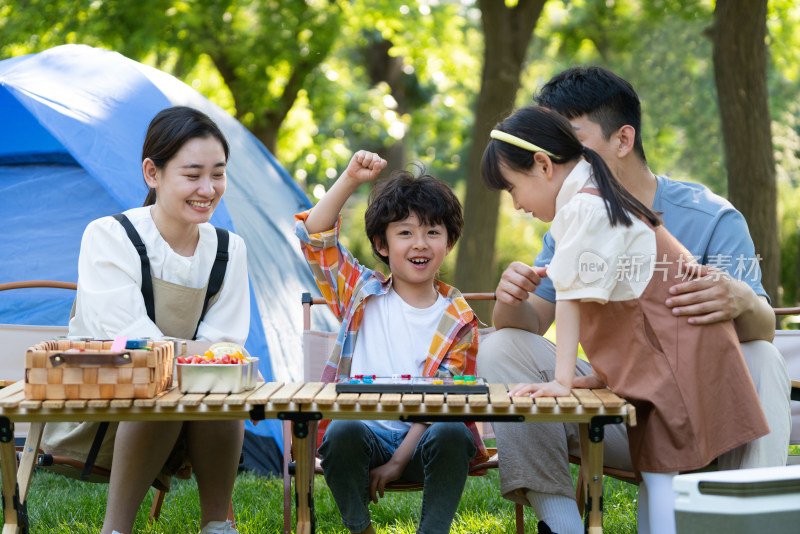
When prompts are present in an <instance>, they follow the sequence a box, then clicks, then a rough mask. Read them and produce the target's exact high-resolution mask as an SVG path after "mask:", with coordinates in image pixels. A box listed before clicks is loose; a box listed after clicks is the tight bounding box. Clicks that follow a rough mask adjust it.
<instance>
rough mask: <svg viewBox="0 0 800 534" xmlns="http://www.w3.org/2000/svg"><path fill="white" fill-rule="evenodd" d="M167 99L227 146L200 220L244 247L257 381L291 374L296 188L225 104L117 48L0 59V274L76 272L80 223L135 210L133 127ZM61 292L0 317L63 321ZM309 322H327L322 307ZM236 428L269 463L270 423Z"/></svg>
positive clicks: (4, 298) (38, 296) (138, 137)
mask: <svg viewBox="0 0 800 534" xmlns="http://www.w3.org/2000/svg"><path fill="white" fill-rule="evenodd" d="M172 105H187V106H192V107H195V108H197V109H200V110H202V111H203V112H205V113H207V114H208V115H209V116H210V117H211V118H212V119H213V120H214V121H215V122H216V123H217V124H218V125H219V126H220V128H221V129H222V131H223V132H224V134H225V136H226V138H227V139H228V142H229V143H230V145H231V158H230V162H229V164H228V167H227V172H228V189H227V192H226V194H225V197H224V199H223V202H222V203H221V204H220V205H219V208H218V209H217V210H216V212H215V214H214V217H213V218H212V220H211V222H212V223H213V224H215V225H217V226H221V227H224V228H227V229H230V230H233V231H235V232H236V233H238V234H239V235H241V236H242V237H243V238H244V240H245V242H246V244H247V249H248V268H249V273H250V282H251V317H252V320H251V325H250V333H249V337H248V340H247V345H246V346H247V350H248V351H249V352H250V353H251V354H254V355H259V356H261V360H260V370H261V373H262V375H263V376H264V377H265V378H266V379H267V380H271V379H276V380H284V381H285V380H293V379H294V380H299V379H300V378H301V377H302V347H301V329H302V322H301V321H302V319H301V307H300V295H301V293H302V292H303V291H308V290H310V289H313V288H314V287H315V285H314V282H313V278H312V277H311V274H310V272H309V270H308V267H307V266H306V265H305V261H304V259H303V257H302V255H301V254H300V252H299V249H298V246H297V243H296V238H295V237H294V232H293V220H292V215H293V213H295V212H297V211H300V210H303V209H306V208H307V207H309V201H308V199H307V197H306V196H305V195H304V194H303V192H302V191H301V190H300V189H299V188H298V187H297V186H296V185H295V184H294V183H293V182H292V180H291V178H290V177H289V176H288V174H287V173H286V171H285V170H284V169H283V168H282V167H281V166H280V164H278V163H277V161H276V160H275V159H274V158H273V156H272V155H271V154H270V153H269V152H268V151H267V149H266V148H265V147H264V146H263V145H262V144H261V143H260V142H259V141H258V140H257V139H256V138H255V137H254V136H253V135H252V134H251V133H250V132H249V131H248V130H247V129H246V128H244V127H243V126H242V125H241V124H240V123H239V122H238V121H236V120H235V119H234V118H233V117H231V116H230V115H229V114H228V113H226V112H225V111H224V110H222V109H221V108H219V107H218V106H216V105H214V104H213V103H211V102H210V101H209V100H207V99H206V98H205V97H203V96H202V95H201V94H200V93H198V92H197V91H195V90H194V89H192V88H191V87H189V86H188V85H186V84H184V83H183V82H181V81H179V80H177V79H176V78H174V77H172V76H170V75H168V74H165V73H163V72H161V71H159V70H157V69H154V68H151V67H148V66H146V65H142V64H140V63H137V62H135V61H132V60H130V59H128V58H125V57H123V56H121V55H120V54H117V53H115V52H109V51H106V50H101V49H95V48H91V47H88V46H83V45H65V46H59V47H55V48H52V49H50V50H47V51H45V52H41V53H38V54H30V55H26V56H20V57H15V58H11V59H7V60H4V61H0V117H2V124H3V128H0V213H2V220H3V223H2V228H3V231H2V237H0V240H1V241H0V242H2V251H3V255H4V258H3V261H2V262H0V281H3V282H12V281H17V280H36V279H46V280H64V281H76V280H77V275H78V273H77V269H78V262H77V255H78V251H79V246H80V239H81V235H82V233H83V230H84V228H85V227H86V225H87V224H88V223H89V221H91V220H93V219H95V218H97V217H101V216H104V215H109V214H112V213H117V212H120V211H123V210H126V209H129V208H133V207H136V206H141V205H142V202H143V201H144V197H145V194H146V187H145V185H144V182H143V180H142V174H141V161H140V154H141V146H142V142H143V140H144V134H145V130H146V128H147V124H148V123H149V122H150V119H151V118H152V117H153V116H154V115H155V114H156V113H157V112H158V111H159V110H161V109H163V108H165V107H169V106H172ZM59 293H62V292H61V291H54V290H25V291H19V290H18V291H7V292H3V293H0V323H10V324H66V322H67V318H68V316H69V310H70V306H71V304H72V298H73V295H74V293H73V292H63V293H64V294H63V295H59ZM67 293H68V294H67ZM315 321H317V322H320V323H324V324H315V327H331V326H333V320H332V318H331V317H330V316H327V317H316V318H315ZM247 425H248V426H247V430H248V432H247V439H246V448H245V454H246V457H247V456H248V452H250V453H252V454H249V456H252V457H255V458H251V459H253V460H255V461H256V462H257V463H260V464H261V467H262V468H267V469H269V468H277V467H278V466H279V465H280V464H279V463H278V462H279V456H278V455H279V450H280V447H281V446H282V442H281V440H280V432H281V427H280V425H279V424H278V422H277V421H271V422H266V421H265V422H264V423H263V424H260V425H258V426H255V427H254V426H253V425H251V424H250V423H249V422H248V424H247ZM248 448H249V449H250V451H248ZM260 460H264V461H260ZM251 466H252V463H251ZM254 467H258V466H254Z"/></svg>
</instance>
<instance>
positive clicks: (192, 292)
mask: <svg viewBox="0 0 800 534" xmlns="http://www.w3.org/2000/svg"><path fill="white" fill-rule="evenodd" d="M227 161H228V143H227V141H226V140H225V137H224V136H223V134H222V132H221V131H220V130H219V128H218V127H217V125H216V124H214V122H212V121H211V119H210V118H208V117H207V116H206V115H205V114H203V113H201V112H199V111H197V110H194V109H191V108H187V107H173V108H169V109H165V110H163V111H161V112H160V113H158V114H157V115H156V116H155V118H154V119H153V120H152V122H151V123H150V126H149V128H148V130H147V135H146V138H145V141H144V146H143V148H142V172H143V174H144V180H145V183H146V184H147V186H148V187H149V188H150V191H149V194H148V195H147V199H146V200H145V205H144V207H141V208H134V209H131V210H128V211H126V212H125V213H123V214H121V216H120V215H117V216H114V217H103V218H101V219H98V220H95V221H93V222H91V223H90V224H89V225H88V226H87V228H86V231H85V232H84V234H83V239H82V241H81V251H80V257H79V260H78V294H77V299H76V308H75V315H74V316H73V317H72V319H71V320H70V324H69V334H70V335H71V336H90V337H95V338H101V339H110V338H111V339H113V338H114V337H115V336H117V335H124V336H126V337H128V338H137V337H149V338H153V339H159V338H162V337H164V336H171V337H177V338H183V339H195V340H199V341H213V342H216V341H230V342H234V343H238V344H242V345H243V344H244V342H245V339H246V338H247V332H248V330H249V326H250V312H249V310H250V304H249V298H250V297H249V288H248V282H247V265H246V250H245V245H244V242H243V241H242V239H241V238H240V237H239V236H237V235H235V234H232V233H229V232H226V231H225V230H219V229H216V230H215V228H214V227H213V226H212V225H210V224H209V223H208V221H209V219H210V218H211V215H212V214H213V213H214V209H215V208H216V207H217V205H218V204H219V202H220V199H221V197H222V195H223V194H224V193H225V185H226V176H225V165H226V163H227ZM137 241H138V242H139V246H138V247H136V246H135V245H134V243H136V242H137ZM226 243H227V244H226ZM142 245H143V246H142ZM218 249H219V250H218ZM137 250H138V251H137ZM225 253H227V262H224V261H215V258H217V257H219V256H220V255H222V256H225ZM148 265H149V268H147V267H146V266H148ZM59 426H60V425H59ZM48 427H51V428H49V429H48ZM62 428H63V427H62ZM46 429H47V430H46V433H47V432H50V433H51V434H56V435H57V434H58V433H59V432H58V431H59V428H58V427H53V426H52V425H47V426H46ZM72 432H74V433H80V432H81V430H80V429H79V428H73V429H72ZM61 433H62V434H63V430H62V431H61ZM243 436H244V423H243V422H242V421H214V422H197V421H193V422H186V423H183V422H172V421H170V422H122V423H120V424H119V427H118V429H117V431H116V439H115V440H113V456H114V458H115V461H114V462H113V464H112V469H111V478H110V482H109V489H108V503H107V508H106V515H105V520H104V522H103V530H102V532H103V534H111V533H112V532H119V533H129V532H131V531H132V529H133V523H134V519H135V517H136V512H137V511H138V509H139V504H140V503H141V502H142V499H143V498H144V496H145V494H146V493H147V489H148V487H149V486H150V484H151V483H153V481H154V480H155V479H156V478H157V477H159V478H160V477H161V476H164V475H166V477H167V478H166V480H167V483H168V481H169V477H170V476H171V475H172V474H173V473H174V472H175V471H177V469H178V468H179V467H180V466H181V465H182V463H183V462H184V461H185V460H188V461H189V462H190V463H191V466H192V469H193V471H194V473H195V475H196V477H197V486H198V490H199V493H200V509H201V523H200V524H201V526H202V530H201V531H200V532H201V534H211V533H218V534H222V533H225V534H231V533H236V530H234V529H233V528H232V527H231V524H230V522H229V521H226V518H227V515H228V506H229V503H230V499H231V493H232V492H233V483H234V480H235V477H236V470H237V467H238V463H239V455H240V452H241V448H242V439H243ZM44 441H45V442H47V441H57V440H53V439H51V440H47V439H45V440H44ZM108 441H109V445H110V441H111V440H108ZM51 448H53V449H59V448H60V449H61V450H62V451H63V450H64V449H65V448H66V449H69V444H61V445H60V446H59V444H57V443H56V444H54V445H52V446H51ZM78 454H80V453H79V452H78V453H77V454H75V456H73V457H80V456H78ZM101 454H102V453H101ZM83 457H85V455H84V456H83ZM159 471H161V475H159Z"/></svg>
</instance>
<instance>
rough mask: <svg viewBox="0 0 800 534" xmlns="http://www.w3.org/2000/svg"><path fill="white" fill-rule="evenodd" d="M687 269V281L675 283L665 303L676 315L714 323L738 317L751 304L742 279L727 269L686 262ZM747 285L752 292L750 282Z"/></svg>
mask: <svg viewBox="0 0 800 534" xmlns="http://www.w3.org/2000/svg"><path fill="white" fill-rule="evenodd" d="M685 273H686V275H687V281H685V282H681V283H679V284H676V285H674V286H672V287H671V288H670V290H669V292H670V295H671V296H670V297H669V298H668V299H667V301H666V303H665V304H666V305H667V307H668V308H671V309H672V314H673V315H676V316H689V323H691V324H698V325H700V324H712V323H718V322H721V321H728V320H732V319H736V318H737V317H739V316H740V315H741V314H742V313H743V312H744V311H745V310H746V309H747V308H748V306H749V304H748V299H747V297H746V295H744V294H743V293H744V292H743V291H742V289H743V288H742V287H740V286H739V284H741V283H737V282H736V281H735V280H733V279H732V278H731V277H730V275H728V273H726V272H724V271H721V270H719V269H717V268H716V267H713V266H708V265H696V264H693V265H687V266H686V267H685ZM743 285H745V286H747V285H746V284H743ZM745 289H746V291H749V292H750V293H752V292H753V291H752V289H750V287H749V286H747V287H746V288H745Z"/></svg>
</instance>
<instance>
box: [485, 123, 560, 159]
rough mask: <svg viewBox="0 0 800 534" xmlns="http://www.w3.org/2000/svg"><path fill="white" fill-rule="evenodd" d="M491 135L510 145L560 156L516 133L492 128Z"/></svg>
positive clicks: (552, 156)
mask: <svg viewBox="0 0 800 534" xmlns="http://www.w3.org/2000/svg"><path fill="white" fill-rule="evenodd" d="M489 137H491V138H492V139H497V140H498V141H505V142H506V143H508V144H510V145H514V146H516V147H519V148H523V149H525V150H530V151H531V152H544V153H545V154H547V155H548V156H550V157H551V158H557V157H558V156H556V155H555V154H553V153H552V152H550V151H549V150H545V149H543V148H541V147H538V146H536V145H534V144H533V143H529V142H528V141H526V140H524V139H520V138H519V137H517V136H516V135H511V134H510V133H508V132H501V131H500V130H492V132H491V133H490V134H489Z"/></svg>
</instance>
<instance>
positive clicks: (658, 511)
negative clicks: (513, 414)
mask: <svg viewBox="0 0 800 534" xmlns="http://www.w3.org/2000/svg"><path fill="white" fill-rule="evenodd" d="M491 137H492V141H490V142H489V145H488V146H487V148H486V150H485V152H484V155H483V161H482V173H483V178H484V180H485V181H486V183H487V185H488V186H489V187H490V188H492V189H505V190H507V191H509V193H511V196H512V198H513V199H514V207H515V208H516V209H522V210H524V211H525V212H527V213H531V214H532V215H533V216H534V217H536V218H538V219H540V220H542V221H545V222H550V221H552V226H551V228H550V233H551V235H552V236H553V238H554V240H555V243H556V245H555V253H554V255H553V259H552V261H551V263H550V265H549V266H548V268H547V276H549V277H550V278H551V279H552V281H553V285H554V287H555V289H556V299H557V302H556V337H557V339H558V346H557V349H556V358H557V363H556V369H555V380H553V381H551V382H547V383H543V384H520V385H519V386H517V387H515V388H514V389H512V390H511V392H510V394H511V395H525V394H531V393H532V396H534V397H536V396H541V395H553V396H568V395H569V394H570V390H571V386H572V380H573V377H574V375H575V362H576V358H577V350H578V342H579V341H580V343H581V344H582V346H583V348H584V349H585V351H586V354H587V356H588V358H589V360H590V362H591V364H592V368H593V371H594V374H596V375H597V376H598V377H599V378H600V379H601V380H602V381H603V382H605V383H606V384H608V386H609V387H610V388H611V389H612V390H613V391H614V392H615V393H617V394H619V395H621V396H623V397H625V398H626V399H627V400H628V401H629V402H631V403H632V404H633V405H634V406H635V407H636V410H637V412H636V413H637V419H638V422H639V424H638V426H636V427H633V428H630V429H629V431H628V432H629V438H630V452H631V458H632V461H633V464H634V468H635V469H636V471H637V472H638V473H640V474H641V478H642V485H641V486H640V492H641V494H640V497H639V503H640V504H639V529H640V532H647V531H649V532H674V530H675V526H674V525H675V522H674V514H673V508H674V497H673V493H672V477H673V476H674V475H675V474H677V473H678V472H680V471H688V470H693V469H698V468H701V467H704V466H706V465H707V464H709V463H710V462H711V461H712V460H714V458H716V457H717V456H719V455H720V454H722V453H723V452H726V451H728V450H730V449H733V448H735V447H737V446H739V445H741V444H743V443H747V442H749V441H751V440H753V439H756V438H758V437H760V436H763V435H765V434H766V433H767V432H768V431H769V429H768V426H767V423H766V420H765V418H764V414H763V412H762V411H761V408H760V403H759V402H758V398H757V396H756V392H755V388H754V386H753V383H752V380H751V379H750V375H749V373H748V371H747V368H746V367H745V363H744V359H743V357H742V355H741V351H740V349H739V343H738V341H737V338H736V334H735V331H734V328H733V324H732V323H731V322H727V323H718V324H715V325H709V326H690V325H689V323H688V321H687V319H686V318H685V317H675V316H673V315H672V314H671V312H670V310H669V309H668V308H667V307H666V306H665V305H664V301H665V300H666V299H667V297H668V291H669V287H670V286H671V285H674V284H676V283H678V282H681V281H682V280H685V279H686V277H687V276H691V273H692V272H693V269H694V268H695V267H696V263H695V262H694V260H693V258H692V257H691V255H690V254H689V253H688V251H686V250H685V248H684V247H683V246H682V245H681V244H680V243H679V242H678V241H677V240H676V239H675V238H674V237H672V236H671V235H670V234H669V232H667V231H666V230H665V229H664V228H663V227H662V226H661V222H660V220H659V218H658V216H657V215H656V214H654V213H653V212H652V211H651V210H650V209H648V208H647V207H646V206H644V205H643V204H641V203H640V202H639V201H638V200H636V199H635V198H634V197H633V196H632V195H631V194H630V193H628V192H627V191H626V190H625V189H624V188H623V187H622V186H621V185H620V183H619V182H618V181H617V180H616V179H615V177H614V176H613V175H612V174H611V171H610V170H609V169H608V167H607V166H606V164H605V163H604V162H603V160H602V158H601V156H600V155H599V154H597V153H596V152H594V151H593V150H591V149H589V148H587V147H584V146H582V145H581V143H580V141H579V140H578V138H577V137H576V136H575V134H574V132H573V130H572V127H571V125H570V123H569V122H568V121H567V120H566V119H565V118H563V117H562V116H560V115H559V114H557V113H555V112H553V111H550V110H548V109H546V108H539V107H527V108H523V109H520V110H518V111H517V112H516V113H514V114H513V115H512V116H511V117H509V118H508V119H506V120H505V121H504V122H502V123H501V124H500V125H498V126H497V129H495V130H493V131H492V133H491Z"/></svg>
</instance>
